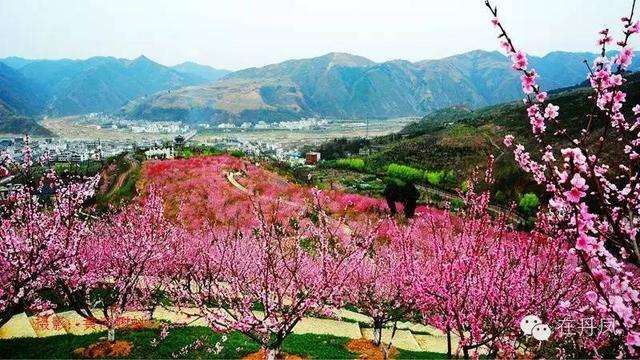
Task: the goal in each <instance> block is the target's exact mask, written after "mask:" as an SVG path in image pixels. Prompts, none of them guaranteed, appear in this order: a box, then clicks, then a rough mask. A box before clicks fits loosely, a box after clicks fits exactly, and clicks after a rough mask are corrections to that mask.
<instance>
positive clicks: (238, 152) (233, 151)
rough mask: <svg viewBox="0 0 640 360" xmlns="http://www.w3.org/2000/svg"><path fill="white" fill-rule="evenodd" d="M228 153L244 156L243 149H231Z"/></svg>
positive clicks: (239, 156) (238, 156) (234, 155)
mask: <svg viewBox="0 0 640 360" xmlns="http://www.w3.org/2000/svg"><path fill="white" fill-rule="evenodd" d="M229 155H231V156H233V157H237V158H242V157H244V155H245V154H244V151H242V150H231V151H229Z"/></svg>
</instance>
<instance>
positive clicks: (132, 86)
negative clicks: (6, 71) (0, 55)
mask: <svg viewBox="0 0 640 360" xmlns="http://www.w3.org/2000/svg"><path fill="white" fill-rule="evenodd" d="M0 62H6V64H7V65H9V66H13V67H15V68H16V71H17V72H19V73H20V74H21V75H22V76H23V77H24V78H26V79H27V80H28V81H30V82H31V83H33V84H35V85H36V86H37V87H38V88H39V93H38V95H39V96H41V97H42V98H43V99H44V105H43V109H42V113H45V114H49V115H72V114H82V113H89V112H112V111H115V110H117V109H118V108H120V107H121V106H123V105H124V104H126V103H127V102H128V101H130V100H132V99H134V98H137V97H139V96H143V95H145V94H151V93H155V92H158V91H162V90H167V89H175V88H179V87H183V86H188V85H196V84H203V83H206V82H207V80H206V79H204V78H201V77H199V76H196V75H193V74H188V73H183V72H178V71H176V70H174V69H171V68H169V67H166V66H163V65H160V64H158V63H156V62H153V61H151V60H149V59H148V58H146V57H144V56H140V57H138V58H137V59H134V60H126V59H116V58H113V57H93V58H89V59H86V60H69V59H62V60H26V59H20V58H15V57H13V58H7V59H0Z"/></svg>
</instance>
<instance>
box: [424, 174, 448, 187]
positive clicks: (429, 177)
mask: <svg viewBox="0 0 640 360" xmlns="http://www.w3.org/2000/svg"><path fill="white" fill-rule="evenodd" d="M444 178H445V173H444V171H425V173H424V179H425V180H426V181H427V182H428V183H429V184H431V185H433V186H439V185H440V184H442V181H443V180H444Z"/></svg>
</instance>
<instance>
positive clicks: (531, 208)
mask: <svg viewBox="0 0 640 360" xmlns="http://www.w3.org/2000/svg"><path fill="white" fill-rule="evenodd" d="M539 205H540V200H538V196H537V195H536V194H534V193H526V194H524V195H523V196H522V197H521V198H520V202H519V203H518V207H519V208H520V210H521V211H522V212H523V213H525V214H533V213H534V212H535V211H536V209H538V206H539Z"/></svg>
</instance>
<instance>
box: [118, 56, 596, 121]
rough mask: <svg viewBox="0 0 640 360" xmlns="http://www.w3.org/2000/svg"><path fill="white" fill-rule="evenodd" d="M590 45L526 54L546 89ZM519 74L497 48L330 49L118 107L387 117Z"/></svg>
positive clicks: (573, 67)
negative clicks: (420, 51) (421, 57)
mask: <svg viewBox="0 0 640 360" xmlns="http://www.w3.org/2000/svg"><path fill="white" fill-rule="evenodd" d="M595 56H596V55H594V54H589V53H567V52H554V53H550V54H548V55H546V56H544V57H531V63H532V64H533V66H534V67H536V68H537V69H539V71H540V72H542V73H544V74H545V75H546V76H545V77H544V78H543V81H542V85H543V86H545V87H546V88H549V89H554V88H559V87H567V86H572V85H575V84H577V83H579V82H581V81H583V80H584V79H585V73H586V68H585V67H584V64H583V60H585V59H586V60H588V61H591V60H593V58H595ZM520 92H521V89H520V81H519V76H518V74H517V73H515V72H514V71H512V70H511V69H510V67H509V61H508V59H507V58H506V57H505V56H503V55H501V54H500V53H498V52H486V51H472V52H469V53H465V54H461V55H456V56H452V57H448V58H444V59H440V60H425V61H420V62H416V63H411V62H408V61H403V60H395V61H388V62H384V63H375V62H373V61H371V60H368V59H366V58H363V57H360V56H355V55H350V54H344V53H330V54H327V55H324V56H320V57H317V58H311V59H301V60H289V61H285V62H283V63H279V64H273V65H268V66H265V67H261V68H251V69H246V70H241V71H237V72H234V73H231V74H228V75H226V76H225V77H224V78H222V79H220V80H218V81H217V82H216V83H214V84H211V85H203V86H192V87H187V88H183V89H179V90H177V91H171V92H166V91H163V92H159V93H156V94H153V95H150V96H146V97H144V98H140V99H136V100H134V101H132V102H130V103H129V104H127V105H126V106H125V107H124V108H123V109H122V111H123V112H124V113H125V114H128V115H130V116H134V117H140V118H145V119H152V120H169V119H180V120H185V121H198V122H212V123H217V122H227V121H233V122H242V121H254V122H255V121H260V120H264V121H279V120H285V119H296V118H300V117H304V116H322V117H337V118H386V117H398V116H422V115H424V114H426V113H429V112H432V111H434V110H437V109H442V108H446V107H450V106H455V105H462V106H465V107H468V108H470V109H474V108H479V107H482V106H487V105H491V104H497V103H501V102H505V101H510V100H514V99H517V98H518V97H520Z"/></svg>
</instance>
